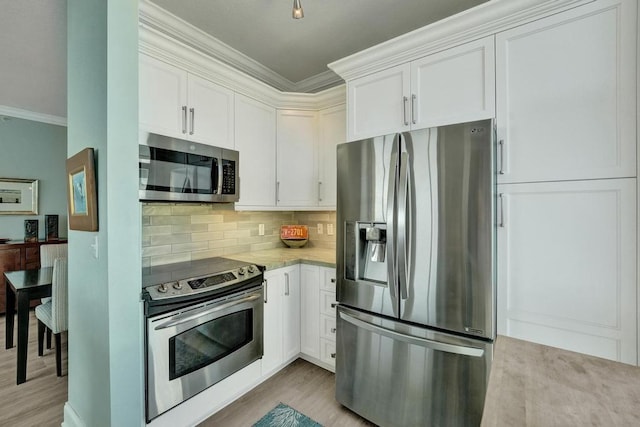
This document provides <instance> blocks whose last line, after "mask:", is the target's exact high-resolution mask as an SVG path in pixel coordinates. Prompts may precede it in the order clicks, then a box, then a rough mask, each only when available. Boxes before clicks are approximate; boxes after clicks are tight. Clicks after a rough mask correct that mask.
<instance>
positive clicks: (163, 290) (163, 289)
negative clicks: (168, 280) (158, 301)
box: [158, 283, 168, 294]
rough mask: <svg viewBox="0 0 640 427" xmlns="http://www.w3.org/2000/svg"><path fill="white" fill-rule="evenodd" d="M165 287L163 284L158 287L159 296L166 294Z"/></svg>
mask: <svg viewBox="0 0 640 427" xmlns="http://www.w3.org/2000/svg"><path fill="white" fill-rule="evenodd" d="M167 290H168V289H167V285H165V284H164V283H163V284H162V285H160V286H158V292H160V293H161V294H164V293H166V292H167Z"/></svg>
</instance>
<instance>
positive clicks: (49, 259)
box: [40, 243, 68, 267]
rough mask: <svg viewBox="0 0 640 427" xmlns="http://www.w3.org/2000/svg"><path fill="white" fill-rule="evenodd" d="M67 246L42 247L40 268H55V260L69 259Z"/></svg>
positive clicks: (61, 244) (64, 244) (62, 244)
mask: <svg viewBox="0 0 640 427" xmlns="http://www.w3.org/2000/svg"><path fill="white" fill-rule="evenodd" d="M67 246H68V245H67V244H66V243H60V244H56V245H40V267H53V260H54V259H56V258H66V257H67Z"/></svg>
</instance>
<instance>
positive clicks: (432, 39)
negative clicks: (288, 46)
mask: <svg viewBox="0 0 640 427" xmlns="http://www.w3.org/2000/svg"><path fill="white" fill-rule="evenodd" d="M593 1H594V0H518V1H513V0H492V1H489V2H486V3H483V4H481V5H479V6H476V7H474V8H472V9H468V10H466V11H463V12H461V13H458V14H456V15H453V16H450V17H448V18H445V19H442V20H440V21H437V22H434V23H433V24H430V25H427V26H424V27H422V28H418V29H417V30H414V31H411V32H409V33H407V34H403V35H402V36H399V37H396V38H393V39H391V40H388V41H386V42H383V43H380V44H378V45H376V46H372V47H370V48H368V49H365V50H363V51H361V52H358V53H355V54H353V55H350V56H348V57H346V58H343V59H340V60H338V61H334V62H332V63H330V64H329V65H328V67H329V68H330V69H331V70H333V71H335V73H336V74H338V75H339V76H340V77H342V78H343V79H344V80H345V81H349V80H351V79H353V78H356V77H361V76H364V75H367V74H372V73H375V72H377V71H381V70H383V69H386V68H390V67H392V66H395V65H398V64H402V63H406V62H409V61H412V60H414V59H417V58H421V57H424V56H426V55H429V54H432V53H436V52H439V51H442V50H445V49H448V48H451V47H454V46H457V45H460V44H463V43H467V42H470V41H473V40H477V39H479V38H482V37H486V36H489V35H492V34H495V33H497V32H500V31H504V30H507V29H509V28H512V27H515V26H518V25H521V24H523V23H525V22H529V21H532V20H535V19H539V18H542V17H544V16H548V15H550V14H553V13H558V12H561V11H563V10H567V9H570V8H573V7H576V6H579V5H581V4H585V3H590V2H593Z"/></svg>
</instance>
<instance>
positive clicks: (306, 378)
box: [200, 359, 373, 427]
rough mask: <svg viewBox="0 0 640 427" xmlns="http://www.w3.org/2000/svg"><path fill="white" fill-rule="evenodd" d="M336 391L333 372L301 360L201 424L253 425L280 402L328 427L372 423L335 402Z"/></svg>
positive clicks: (368, 424)
mask: <svg viewBox="0 0 640 427" xmlns="http://www.w3.org/2000/svg"><path fill="white" fill-rule="evenodd" d="M334 393H335V376H334V374H332V373H331V372H329V371H327V370H324V369H322V368H320V367H318V366H315V365H313V364H311V363H309V362H307V361H305V360H302V359H298V360H296V361H294V362H293V363H291V364H290V365H289V366H287V367H286V368H284V369H283V370H282V371H280V372H278V373H277V374H276V375H274V376H273V377H271V378H270V379H268V380H267V381H265V382H264V383H262V384H260V385H259V386H258V387H256V388H255V389H253V390H251V391H250V392H249V393H247V394H246V395H244V396H242V397H241V398H240V399H238V400H236V401H235V402H233V403H232V404H231V405H229V406H227V407H226V408H224V409H223V410H221V411H220V412H218V413H217V414H214V415H213V416H211V417H210V418H208V419H207V420H206V421H204V422H203V423H202V424H200V427H219V426H225V427H235V426H237V427H241V426H249V427H250V426H252V425H253V424H254V423H255V422H256V421H258V420H259V419H260V418H262V417H263V416H264V415H265V414H266V413H267V412H269V411H270V410H271V409H273V408H274V407H275V406H276V405H277V404H278V403H280V402H282V403H284V404H287V405H289V406H291V407H292V408H294V409H296V410H298V411H299V412H301V413H303V414H305V415H306V416H308V417H310V418H312V419H313V420H315V421H317V422H319V423H320V424H322V425H323V426H325V427H330V426H340V427H350V426H372V425H373V424H371V423H369V422H368V421H366V420H365V419H363V418H361V417H359V416H358V415H356V414H354V413H353V412H351V411H349V410H348V409H346V408H344V407H343V406H342V405H340V404H339V403H338V402H336V400H335V398H334Z"/></svg>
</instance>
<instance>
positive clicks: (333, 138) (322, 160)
mask: <svg viewBox="0 0 640 427" xmlns="http://www.w3.org/2000/svg"><path fill="white" fill-rule="evenodd" d="M346 121H347V117H346V108H345V106H344V104H343V105H338V106H336V107H333V108H328V109H326V110H322V111H320V117H319V130H320V132H319V143H318V153H319V156H318V157H319V158H318V168H319V174H318V175H319V176H318V179H319V181H318V205H319V206H328V207H333V208H335V206H336V195H337V187H336V185H337V184H336V178H337V172H336V146H337V145H338V144H341V143H343V142H345V141H346V136H347V129H346Z"/></svg>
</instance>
